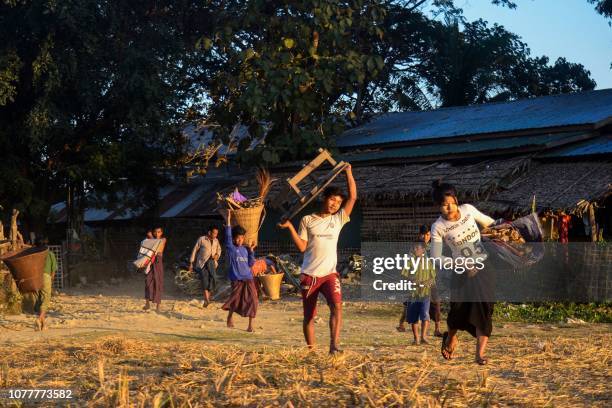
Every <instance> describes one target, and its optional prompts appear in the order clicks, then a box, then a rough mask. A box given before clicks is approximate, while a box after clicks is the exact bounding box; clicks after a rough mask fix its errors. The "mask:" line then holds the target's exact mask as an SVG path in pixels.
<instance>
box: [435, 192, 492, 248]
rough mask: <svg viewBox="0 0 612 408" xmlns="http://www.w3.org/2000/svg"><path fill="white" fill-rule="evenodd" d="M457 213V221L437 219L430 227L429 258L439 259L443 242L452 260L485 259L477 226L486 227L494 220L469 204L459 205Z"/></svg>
mask: <svg viewBox="0 0 612 408" xmlns="http://www.w3.org/2000/svg"><path fill="white" fill-rule="evenodd" d="M459 213H460V214H461V217H460V218H459V220H457V221H449V220H446V219H444V218H443V217H439V218H438V219H437V220H436V222H434V223H433V225H432V226H431V242H432V253H431V257H432V258H437V257H441V255H442V245H441V243H442V242H444V243H445V244H446V245H448V246H449V247H450V249H451V252H452V254H453V258H480V259H482V260H485V259H487V254H486V252H485V251H484V248H483V246H482V245H481V244H480V230H479V229H478V224H480V225H481V226H483V227H488V226H489V225H491V224H493V223H494V222H495V220H494V219H493V218H491V217H489V216H488V215H485V214H483V213H481V212H480V211H478V210H477V209H476V207H474V206H473V205H471V204H462V205H460V206H459ZM436 243H437V244H436Z"/></svg>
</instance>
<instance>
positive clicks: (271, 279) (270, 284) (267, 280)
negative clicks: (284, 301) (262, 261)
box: [257, 273, 283, 300]
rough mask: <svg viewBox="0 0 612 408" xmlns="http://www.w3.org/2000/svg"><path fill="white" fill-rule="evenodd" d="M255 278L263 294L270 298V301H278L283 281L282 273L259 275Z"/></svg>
mask: <svg viewBox="0 0 612 408" xmlns="http://www.w3.org/2000/svg"><path fill="white" fill-rule="evenodd" d="M257 278H258V279H259V281H260V282H261V284H262V286H263V290H264V293H265V294H266V295H267V296H268V297H269V298H270V300H278V299H280V289H281V283H282V281H283V274H282V273H275V274H273V275H259V276H258V277H257Z"/></svg>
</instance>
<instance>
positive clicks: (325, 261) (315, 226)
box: [298, 208, 350, 277]
mask: <svg viewBox="0 0 612 408" xmlns="http://www.w3.org/2000/svg"><path fill="white" fill-rule="evenodd" d="M349 221H350V218H349V217H348V216H347V215H346V213H345V212H344V208H342V209H341V210H340V211H338V212H337V213H335V214H333V215H330V216H327V217H325V218H321V217H320V216H318V215H317V214H310V215H306V216H304V218H302V221H301V222H300V228H299V231H298V235H299V236H300V238H301V239H303V240H304V241H308V244H307V246H306V251H304V261H303V262H302V273H304V274H306V275H310V276H315V277H323V276H327V275H329V274H332V273H335V272H336V264H337V262H338V255H337V252H336V250H337V246H338V237H339V236H340V231H341V230H342V227H344V224H346V223H347V222H349Z"/></svg>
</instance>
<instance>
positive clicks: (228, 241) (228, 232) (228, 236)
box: [219, 210, 234, 248]
mask: <svg viewBox="0 0 612 408" xmlns="http://www.w3.org/2000/svg"><path fill="white" fill-rule="evenodd" d="M219 212H220V213H221V216H222V217H223V218H224V219H225V238H224V240H225V246H226V247H227V248H232V247H233V246H234V242H233V241H232V223H231V216H232V215H231V213H230V211H229V210H219Z"/></svg>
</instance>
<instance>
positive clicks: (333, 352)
mask: <svg viewBox="0 0 612 408" xmlns="http://www.w3.org/2000/svg"><path fill="white" fill-rule="evenodd" d="M342 353H343V351H342V350H340V349H339V348H338V347H336V346H331V347H330V348H329V355H330V356H333V355H336V354H342Z"/></svg>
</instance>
